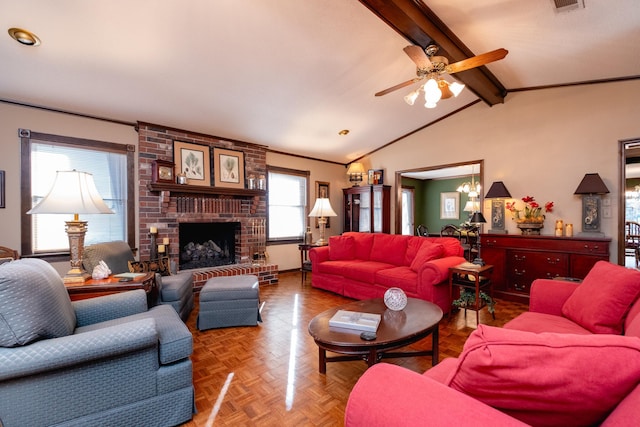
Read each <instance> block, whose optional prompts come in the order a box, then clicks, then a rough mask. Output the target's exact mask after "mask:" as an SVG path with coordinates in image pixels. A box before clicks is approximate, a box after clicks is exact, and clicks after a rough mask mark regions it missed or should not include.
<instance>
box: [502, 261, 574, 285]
mask: <svg viewBox="0 0 640 427" xmlns="http://www.w3.org/2000/svg"><path fill="white" fill-rule="evenodd" d="M568 273H569V255H567V254H563V253H556V252H530V251H509V256H508V259H507V274H508V276H509V278H508V284H507V289H509V290H511V291H513V292H521V293H527V294H528V293H529V289H530V287H531V283H532V282H533V281H534V280H535V279H553V278H554V277H562V276H567V275H568Z"/></svg>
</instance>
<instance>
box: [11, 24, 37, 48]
mask: <svg viewBox="0 0 640 427" xmlns="http://www.w3.org/2000/svg"><path fill="white" fill-rule="evenodd" d="M9 35H10V36H11V38H12V39H14V40H15V41H17V42H18V43H20V44H23V45H26V46H38V45H39V44H40V39H39V38H38V36H36V35H35V34H33V33H32V32H31V31H27V30H23V29H22V28H9Z"/></svg>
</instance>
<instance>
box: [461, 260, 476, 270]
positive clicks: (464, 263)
mask: <svg viewBox="0 0 640 427" xmlns="http://www.w3.org/2000/svg"><path fill="white" fill-rule="evenodd" d="M456 267H457V268H472V269H475V270H478V269H479V268H481V267H482V266H481V265H479V264H474V263H472V262H469V261H466V262H463V263H462V264H459V265H457V266H456Z"/></svg>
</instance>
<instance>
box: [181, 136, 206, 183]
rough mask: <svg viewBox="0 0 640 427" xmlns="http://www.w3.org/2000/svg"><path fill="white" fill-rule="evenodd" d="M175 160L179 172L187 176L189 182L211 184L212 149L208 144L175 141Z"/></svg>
mask: <svg viewBox="0 0 640 427" xmlns="http://www.w3.org/2000/svg"><path fill="white" fill-rule="evenodd" d="M173 160H174V162H175V165H176V169H178V172H181V173H183V174H185V175H186V177H187V184H189V185H200V186H203V187H209V186H211V151H210V150H209V146H208V145H200V144H192V143H190V142H183V141H173Z"/></svg>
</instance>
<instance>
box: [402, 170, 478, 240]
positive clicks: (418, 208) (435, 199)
mask: <svg viewBox="0 0 640 427" xmlns="http://www.w3.org/2000/svg"><path fill="white" fill-rule="evenodd" d="M470 180H471V177H460V178H453V179H434V180H424V181H422V180H416V179H411V178H402V185H403V186H406V187H413V188H414V189H415V213H414V223H415V225H416V226H417V225H419V224H424V225H426V226H427V228H428V229H429V233H430V234H434V235H437V234H440V230H441V229H442V227H443V226H445V225H447V224H454V225H457V226H459V225H460V224H462V223H463V222H465V221H466V220H467V217H468V214H467V212H464V211H463V210H462V209H464V205H465V204H466V203H467V201H468V200H469V198H468V197H467V194H466V193H460V209H459V211H460V216H459V217H458V218H456V219H440V193H448V192H455V191H456V189H457V188H458V187H459V186H460V185H461V184H462V183H463V182H468V181H470Z"/></svg>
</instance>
